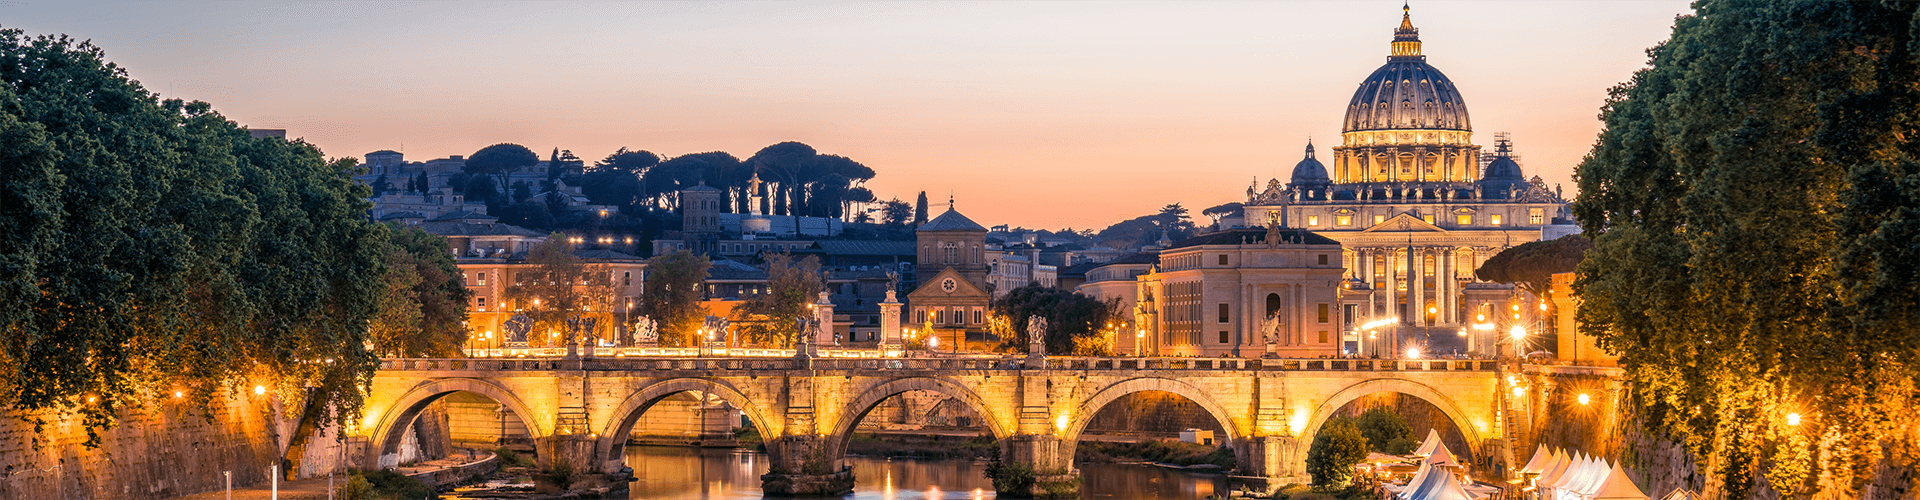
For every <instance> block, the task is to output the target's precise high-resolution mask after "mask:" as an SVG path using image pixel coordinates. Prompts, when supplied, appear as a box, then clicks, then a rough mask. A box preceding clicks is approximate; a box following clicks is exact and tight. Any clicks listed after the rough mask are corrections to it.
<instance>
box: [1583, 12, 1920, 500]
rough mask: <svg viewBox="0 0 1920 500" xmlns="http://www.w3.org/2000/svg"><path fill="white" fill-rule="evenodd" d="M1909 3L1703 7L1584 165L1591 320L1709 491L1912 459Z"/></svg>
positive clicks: (1636, 401)
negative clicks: (1590, 247)
mask: <svg viewBox="0 0 1920 500" xmlns="http://www.w3.org/2000/svg"><path fill="white" fill-rule="evenodd" d="M1917 9H1920V4H1915V3H1910V2H1825V1H1806V0H1802V1H1777V2H1757V1H1731V0H1724V1H1723V0H1704V1H1701V2H1697V3H1696V4H1695V13H1694V15H1690V16H1684V17H1681V18H1679V19H1678V20H1677V21H1676V23H1675V26H1674V30H1673V36H1672V38H1671V39H1670V40H1669V41H1668V42H1666V43H1665V44H1663V45H1661V46H1659V47H1656V48H1654V49H1652V50H1650V51H1649V52H1648V54H1649V56H1650V60H1649V65H1648V67H1647V68H1646V69H1643V70H1641V71H1639V72H1637V73H1635V74H1634V75H1633V78H1632V79H1631V80H1630V81H1628V82H1627V83H1625V84H1623V85H1621V86H1619V87H1617V88H1615V89H1613V91H1612V93H1611V95H1610V97H1609V98H1608V101H1607V104H1606V106H1605V107H1604V108H1603V113H1602V118H1603V119H1604V121H1605V125H1606V129H1605V130H1604V131H1603V132H1602V134H1601V136H1600V139H1599V141H1598V143H1597V144H1596V145H1595V147H1594V150H1593V152H1592V153H1591V154H1590V155H1589V156H1588V159H1587V160H1586V161H1585V162H1583V163H1582V164H1581V165H1580V166H1579V168H1578V170H1577V171H1576V174H1577V176H1578V178H1579V181H1580V187H1581V193H1580V197H1579V199H1578V200H1577V201H1576V202H1575V204H1574V210H1575V214H1576V215H1577V216H1578V219H1579V220H1580V222H1581V224H1582V225H1583V229H1584V230H1585V232H1586V234H1587V235H1589V236H1590V237H1592V238H1593V240H1594V248H1593V250H1591V251H1589V252H1588V253H1587V258H1586V260H1585V261H1584V262H1582V263H1581V264H1580V266H1579V271H1578V272H1579V275H1578V276H1577V280H1576V281H1575V282H1574V289H1575V293H1576V294H1578V295H1579V296H1580V297H1581V299H1582V302H1583V303H1582V307H1581V308H1580V311H1579V319H1580V320H1581V321H1580V325H1581V326H1580V327H1581V329H1582V330H1583V331H1584V332H1585V333H1589V334H1593V335H1595V336H1597V337H1599V339H1600V342H1601V344H1602V346H1603V347H1605V348H1607V349H1609V350H1611V351H1613V352H1616V353H1619V354H1620V356H1621V357H1620V363H1621V365H1622V366H1623V367H1624V368H1625V370H1626V376H1627V378H1628V380H1629V384H1630V386H1631V387H1633V390H1632V391H1630V392H1629V393H1628V395H1629V399H1630V403H1631V406H1632V408H1633V410H1634V413H1635V415H1636V416H1638V417H1639V418H1640V419H1642V420H1643V421H1644V422H1645V423H1646V424H1648V425H1649V426H1651V427H1652V430H1653V431H1654V433H1655V434H1656V435H1670V436H1674V437H1676V438H1679V439H1680V440H1681V441H1682V442H1683V443H1684V444H1685V445H1686V448H1687V449H1688V450H1689V451H1691V452H1692V453H1693V454H1694V457H1695V458H1696V459H1697V460H1698V463H1699V465H1700V466H1701V467H1702V470H1703V471H1704V472H1705V473H1706V474H1707V475H1708V477H1709V481H1708V484H1707V493H1708V494H1709V495H1710V496H1711V495H1718V496H1727V497H1745V496H1750V495H1757V494H1759V492H1757V491H1755V490H1757V489H1762V488H1771V489H1774V490H1776V491H1779V492H1782V493H1784V494H1786V495H1799V494H1804V493H1806V492H1807V491H1809V490H1820V491H1824V492H1826V494H1829V495H1832V496H1836V497H1846V496H1852V495H1855V494H1857V493H1858V492H1859V488H1860V487H1861V486H1862V485H1864V484H1866V483H1868V482H1869V481H1870V479H1871V478H1872V477H1873V474H1874V473H1875V470H1876V467H1877V466H1878V464H1880V463H1882V462H1881V461H1882V460H1891V461H1894V462H1895V463H1903V464H1908V465H1906V466H1910V464H1911V463H1912V462H1911V458H1908V457H1911V455H1910V453H1911V450H1913V449H1915V448H1914V447H1915V445H1916V443H1915V442H1914V438H1913V436H1914V434H1913V432H1912V431H1913V425H1914V424H1913V420H1912V418H1911V416H1912V415H1913V414H1915V413H1916V410H1920V408H1916V405H1915V394H1916V391H1917V387H1916V386H1917V385H1920V384H1916V380H1917V379H1920V370H1917V369H1916V366H1920V365H1916V363H1920V335H1916V334H1915V332H1916V331H1920V279H1916V278H1920V106H1916V105H1915V103H1920V15H1916V10H1917ZM1789 415H1797V416H1799V417H1800V418H1799V419H1798V420H1797V421H1794V420H1790V419H1789V418H1788V417H1789ZM1761 470H1764V471H1767V472H1766V476H1765V480H1764V481H1756V480H1755V479H1756V478H1755V476H1754V474H1755V473H1756V471H1761Z"/></svg>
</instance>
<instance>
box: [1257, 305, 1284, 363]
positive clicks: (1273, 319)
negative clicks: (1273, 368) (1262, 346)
mask: <svg viewBox="0 0 1920 500" xmlns="http://www.w3.org/2000/svg"><path fill="white" fill-rule="evenodd" d="M1280 326H1281V325H1280V311H1274V312H1273V313H1272V314H1268V315H1267V319H1266V321H1262V322H1260V334H1261V337H1264V340H1266V345H1267V354H1266V355H1267V357H1273V356H1274V351H1276V350H1277V349H1276V348H1277V347H1278V346H1279V344H1280Z"/></svg>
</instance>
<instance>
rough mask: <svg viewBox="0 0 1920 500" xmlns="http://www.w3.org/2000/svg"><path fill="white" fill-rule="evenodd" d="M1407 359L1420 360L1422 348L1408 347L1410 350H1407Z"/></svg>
mask: <svg viewBox="0 0 1920 500" xmlns="http://www.w3.org/2000/svg"><path fill="white" fill-rule="evenodd" d="M1407 359H1420V348H1418V347H1408V348H1407Z"/></svg>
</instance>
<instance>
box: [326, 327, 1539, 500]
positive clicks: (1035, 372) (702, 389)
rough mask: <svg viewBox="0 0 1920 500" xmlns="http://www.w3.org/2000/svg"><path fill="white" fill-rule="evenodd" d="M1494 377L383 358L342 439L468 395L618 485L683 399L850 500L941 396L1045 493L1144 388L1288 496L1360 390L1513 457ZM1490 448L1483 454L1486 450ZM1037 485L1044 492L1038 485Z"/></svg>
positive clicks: (1241, 363)
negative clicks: (909, 415) (656, 413)
mask: <svg viewBox="0 0 1920 500" xmlns="http://www.w3.org/2000/svg"><path fill="white" fill-rule="evenodd" d="M1501 378H1502V368H1501V366H1500V363H1498V362H1495V361H1491V360H1373V359H1249V358H1079V357H1071V358H1069V357H1049V358H1018V357H996V358H770V357H761V358H740V357H705V358H695V357H686V358H666V357H599V358H583V357H549V358H453V359H389V360H385V361H382V362H381V366H380V371H379V372H378V374H377V375H376V376H375V377H374V379H373V389H372V392H371V394H370V395H369V396H368V398H367V400H366V406H365V414H364V417H363V419H362V420H361V422H360V424H359V425H356V426H351V427H350V428H349V429H348V434H349V437H350V441H351V442H352V443H353V446H354V448H353V449H355V450H356V451H355V452H354V453H355V455H357V457H356V459H355V461H356V465H357V466H360V467H366V466H380V467H391V466H393V465H395V464H394V463H393V462H395V461H396V460H397V459H398V454H399V448H400V441H401V437H402V436H403V435H404V434H405V430H406V428H407V427H408V426H409V425H411V422H412V421H413V419H414V417H416V416H417V415H419V413H420V411H422V410H423V409H424V408H425V407H426V406H427V405H428V404H430V403H432V402H433V401H435V400H437V399H439V398H441V397H444V396H446V395H448V394H451V393H453V392H456V391H469V392H473V393H478V394H481V395H484V396H486V397H489V398H492V399H494V400H495V401H498V402H499V403H501V404H503V405H505V406H506V407H507V408H509V409H511V410H512V411H513V412H514V413H515V414H516V415H519V416H520V417H521V418H522V420H524V421H525V422H526V426H527V429H528V432H530V433H531V434H533V437H534V441H535V443H536V449H537V450H538V455H539V460H540V461H541V465H542V466H543V467H547V468H551V467H554V466H556V465H559V464H566V465H567V466H568V467H571V468H572V470H574V471H577V472H584V473H585V475H586V476H587V477H589V478H599V479H600V480H606V481H617V480H622V478H623V476H622V474H624V473H623V472H622V470H623V469H624V468H625V467H624V465H623V464H622V456H623V451H624V446H625V443H626V441H627V438H628V436H629V434H630V433H631V432H632V431H633V427H634V424H635V422H637V421H638V420H639V417H640V414H641V413H643V412H645V411H646V410H647V408H648V407H649V406H651V405H653V404H654V403H656V402H659V401H660V400H661V399H664V398H666V397H668V396H671V395H674V394H677V393H682V392H695V393H705V394H712V395H714V396H716V397H718V398H719V399H722V400H725V401H727V402H728V403H730V404H731V405H732V406H734V407H735V408H738V409H740V411H741V412H743V413H744V414H745V416H746V418H748V419H751V420H752V422H753V423H754V425H755V426H756V427H758V428H759V430H760V432H761V434H762V436H763V437H764V438H765V441H766V443H767V452H768V454H769V455H770V458H771V461H772V465H771V469H772V472H771V473H769V474H767V475H766V476H764V477H763V478H762V481H763V486H764V489H765V490H766V491H767V492H768V493H769V494H772V495H782V494H787V495H820V494H828V495H831V494H840V493H845V492H849V491H851V489H852V487H853V477H852V472H851V471H850V469H849V468H845V467H843V465H842V463H841V461H842V458H843V457H844V456H845V453H846V449H847V443H848V441H849V438H850V437H851V433H852V431H853V429H854V427H855V426H856V425H857V424H858V423H859V422H860V419H861V417H863V416H865V415H866V413H867V412H868V411H870V410H872V409H873V408H874V407H875V406H876V405H878V404H880V402H881V401H883V400H885V399H887V398H888V397H890V396H893V395H896V394H900V393H902V392H906V391H914V390H926V391H935V392H939V393H942V394H945V395H948V396H951V397H953V398H956V399H958V400H959V401H962V402H964V403H965V404H967V405H968V406H970V407H972V409H973V410H974V411H975V412H978V413H979V415H981V417H982V420H984V424H985V425H986V427H987V428H988V429H989V430H991V431H992V433H993V436H994V437H995V438H996V439H998V440H999V442H1000V446H1001V450H1002V456H1003V457H1004V458H1003V459H1004V460H1007V461H1009V462H1013V463H1021V464H1026V465H1028V466H1030V467H1032V468H1033V470H1034V471H1035V472H1036V475H1038V476H1039V478H1040V481H1041V483H1043V485H1044V484H1046V483H1052V484H1053V485H1054V486H1055V487H1059V486H1060V485H1062V484H1070V483H1074V482H1073V481H1072V479H1073V477H1074V476H1073V474H1074V473H1075V469H1074V466H1073V455H1074V448H1075V446H1076V445H1077V444H1078V441H1079V436H1080V433H1081V432H1082V431H1083V430H1085V429H1086V427H1087V424H1088V422H1090V421H1091V420H1092V419H1093V416H1094V415H1095V414H1097V413H1099V411H1100V409H1101V408H1103V407H1105V406H1106V405H1107V404H1108V403H1110V402H1113V401H1114V400H1116V399H1119V398H1121V397H1122V396H1126V395H1128V394H1133V393H1137V392H1142V391H1166V392H1170V393H1173V394H1177V395H1179V396H1181V397H1185V398H1187V399H1189V400H1192V401H1193V402H1194V403H1196V404H1198V405H1199V406H1200V407H1201V408H1204V409H1205V410H1206V411H1207V412H1208V413H1209V414H1211V415H1212V416H1213V417H1214V418H1215V419H1218V420H1219V423H1220V427H1221V428H1222V429H1224V430H1225V432H1226V434H1227V436H1226V440H1227V441H1228V442H1231V443H1232V446H1233V449H1234V453H1235V455H1236V456H1237V457H1238V459H1239V466H1238V470H1237V471H1235V472H1234V474H1235V475H1236V476H1243V477H1244V478H1246V479H1247V480H1249V481H1251V482H1254V483H1265V484H1266V485H1268V486H1269V487H1270V486H1273V485H1280V484H1287V483H1295V482H1304V481H1306V480H1307V475H1306V473H1305V471H1304V470H1303V469H1304V465H1305V462H1306V453H1307V447H1308V444H1309V443H1312V442H1313V437H1314V434H1315V433H1317V432H1318V431H1319V430H1320V428H1321V426H1322V424H1324V423H1325V422H1326V420H1327V419H1328V417H1330V416H1332V415H1333V413H1334V412H1335V411H1337V410H1339V409H1340V408H1341V407H1343V406H1345V405H1346V404H1347V403H1350V402H1353V401H1354V400H1356V399H1359V398H1362V397H1365V396H1367V395H1370V394H1376V393H1382V392H1397V393H1401V394H1406V395H1409V396H1413V397H1417V398H1420V399H1423V400H1426V401H1427V402H1429V403H1432V404H1433V405H1434V406H1436V407H1438V408H1439V409H1440V411H1442V412H1444V413H1445V414H1446V416H1447V417H1448V418H1450V419H1452V420H1453V422H1454V424H1455V425H1456V426H1457V427H1458V428H1459V430H1460V432H1461V433H1462V435H1464V436H1465V437H1466V439H1467V442H1468V443H1469V444H1468V446H1469V447H1470V448H1471V450H1470V452H1471V453H1472V456H1473V457H1476V458H1479V457H1489V456H1493V457H1494V458H1495V459H1496V460H1511V458H1510V457H1507V456H1506V455H1510V453H1508V452H1507V446H1506V441H1505V439H1504V436H1503V432H1502V429H1503V427H1504V426H1503V425H1501V423H1500V422H1499V418H1500V415H1501V410H1502V408H1503V405H1504V404H1506V403H1505V402H1503V395H1504V394H1505V391H1503V387H1502V385H1501V384H1502V383H1501ZM1490 454H1491V455H1490ZM1038 487H1039V486H1036V488H1038Z"/></svg>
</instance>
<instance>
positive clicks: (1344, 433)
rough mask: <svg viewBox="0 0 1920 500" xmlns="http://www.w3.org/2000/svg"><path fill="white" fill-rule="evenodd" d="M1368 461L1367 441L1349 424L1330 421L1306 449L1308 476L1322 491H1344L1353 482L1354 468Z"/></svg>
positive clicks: (1348, 421) (1343, 420) (1342, 421)
mask: <svg viewBox="0 0 1920 500" xmlns="http://www.w3.org/2000/svg"><path fill="white" fill-rule="evenodd" d="M1366 459H1367V438H1366V437H1365V436H1362V435H1360V430H1359V429H1357V428H1355V427H1354V426H1353V424H1352V422H1351V421H1350V420H1347V419H1339V420H1329V421H1328V422H1327V425H1325V426H1323V427H1321V428H1320V433H1319V434H1317V435H1315V436H1314V437H1313V444H1312V445H1311V446H1310V447H1309V448H1307V474H1311V475H1313V485H1314V487H1317V488H1320V489H1322V490H1326V489H1334V488H1345V487H1346V486H1347V485H1348V484H1351V483H1352V482H1353V466H1354V464H1358V463H1360V462H1361V461H1363V460H1366Z"/></svg>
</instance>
